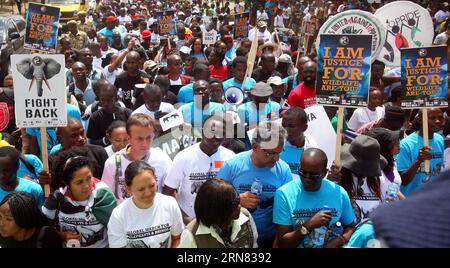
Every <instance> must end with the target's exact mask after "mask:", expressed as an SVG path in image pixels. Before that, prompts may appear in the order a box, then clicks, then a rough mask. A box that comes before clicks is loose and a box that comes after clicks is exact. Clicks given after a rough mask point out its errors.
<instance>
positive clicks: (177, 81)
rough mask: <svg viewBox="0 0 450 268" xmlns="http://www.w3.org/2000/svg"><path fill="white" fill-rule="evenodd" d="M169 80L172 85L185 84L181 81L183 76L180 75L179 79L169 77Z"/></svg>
mask: <svg viewBox="0 0 450 268" xmlns="http://www.w3.org/2000/svg"><path fill="white" fill-rule="evenodd" d="M169 80H170V85H171V86H182V85H183V83H182V82H181V77H178V79H177V80H172V79H169Z"/></svg>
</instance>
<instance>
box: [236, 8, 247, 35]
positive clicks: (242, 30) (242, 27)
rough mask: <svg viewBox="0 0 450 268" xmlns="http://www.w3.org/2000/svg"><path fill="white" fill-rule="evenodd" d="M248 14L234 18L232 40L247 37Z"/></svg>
mask: <svg viewBox="0 0 450 268" xmlns="http://www.w3.org/2000/svg"><path fill="white" fill-rule="evenodd" d="M249 22H250V13H242V14H237V15H235V16H234V39H237V38H246V37H248V31H249Z"/></svg>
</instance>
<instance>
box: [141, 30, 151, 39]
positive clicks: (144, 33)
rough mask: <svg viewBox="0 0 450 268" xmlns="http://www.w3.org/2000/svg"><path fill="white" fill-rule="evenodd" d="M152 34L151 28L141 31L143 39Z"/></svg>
mask: <svg viewBox="0 0 450 268" xmlns="http://www.w3.org/2000/svg"><path fill="white" fill-rule="evenodd" d="M151 35H152V33H151V32H150V31H149V30H143V31H142V33H141V36H142V38H143V39H145V38H150V36H151Z"/></svg>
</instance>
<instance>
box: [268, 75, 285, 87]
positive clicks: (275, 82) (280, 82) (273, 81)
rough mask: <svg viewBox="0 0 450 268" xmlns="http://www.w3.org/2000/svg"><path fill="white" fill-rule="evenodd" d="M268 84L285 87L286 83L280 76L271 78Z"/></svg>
mask: <svg viewBox="0 0 450 268" xmlns="http://www.w3.org/2000/svg"><path fill="white" fill-rule="evenodd" d="M267 84H269V85H276V86H281V85H284V84H285V83H284V82H283V80H282V79H281V77H279V76H271V77H270V78H269V79H268V80H267Z"/></svg>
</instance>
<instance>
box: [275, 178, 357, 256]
mask: <svg viewBox="0 0 450 268" xmlns="http://www.w3.org/2000/svg"><path fill="white" fill-rule="evenodd" d="M323 206H328V207H329V209H330V211H331V216H332V219H331V221H330V226H331V225H333V224H335V223H336V222H337V221H340V222H341V223H342V225H343V226H346V225H350V224H351V223H352V222H353V221H354V220H355V213H354V212H353V209H352V205H351V203H350V198H349V196H348V194H347V192H346V191H345V190H344V188H342V187H341V186H339V185H338V184H337V183H334V182H332V181H329V180H327V179H323V180H322V185H321V186H320V189H319V190H318V191H316V192H308V191H305V189H304V188H303V184H302V181H301V180H293V181H291V182H289V183H287V184H285V185H283V186H282V187H280V189H278V190H277V192H276V193H275V204H274V207H273V222H274V223H275V224H278V225H285V226H291V227H292V229H293V230H296V229H298V228H299V225H300V224H299V223H301V224H303V223H304V222H305V221H307V220H309V219H310V218H311V217H312V216H314V214H316V213H317V212H319V211H320V210H322V208H323ZM314 235H315V231H314V230H313V231H312V232H311V233H310V234H309V235H308V236H307V237H305V239H304V240H303V242H302V243H300V244H299V245H298V247H301V248H303V247H318V246H315V245H314V244H313V243H312V241H311V239H312V237H314ZM325 242H326V241H325ZM322 246H323V245H322Z"/></svg>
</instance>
